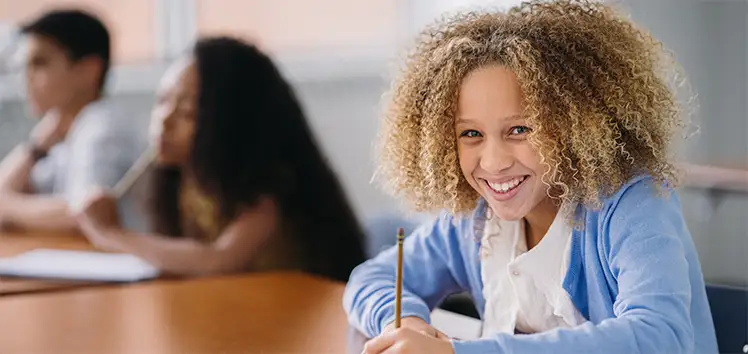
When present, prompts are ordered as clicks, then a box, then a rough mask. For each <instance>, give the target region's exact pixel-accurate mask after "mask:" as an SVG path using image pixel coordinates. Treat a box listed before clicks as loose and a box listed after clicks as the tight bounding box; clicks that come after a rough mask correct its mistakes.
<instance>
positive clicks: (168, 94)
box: [150, 58, 198, 166]
mask: <svg viewBox="0 0 748 354" xmlns="http://www.w3.org/2000/svg"><path fill="white" fill-rule="evenodd" d="M197 95H198V75H197V70H196V69H195V65H194V61H193V60H192V59H191V58H185V59H182V60H180V61H177V62H176V63H174V64H173V65H172V66H171V67H169V70H167V72H166V74H164V77H163V78H162V79H161V84H160V87H159V90H158V93H157V101H156V105H155V106H154V107H153V111H152V112H151V126H150V138H151V144H152V146H154V147H156V151H157V161H158V162H159V163H160V164H162V165H167V166H183V165H185V164H186V163H187V161H188V160H189V158H190V151H191V150H192V141H193V138H194V135H195V125H196V118H197Z"/></svg>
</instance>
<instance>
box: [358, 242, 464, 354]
mask: <svg viewBox="0 0 748 354" xmlns="http://www.w3.org/2000/svg"><path fill="white" fill-rule="evenodd" d="M404 242H405V232H404V230H403V228H398V230H397V267H396V274H395V320H394V321H393V322H392V323H390V324H389V325H387V326H386V327H385V328H384V330H382V334H380V335H379V336H378V337H376V338H374V339H372V340H371V341H369V342H367V343H366V346H365V347H364V351H363V353H364V354H378V353H384V352H387V353H390V352H393V353H430V354H441V353H444V354H448V353H453V352H454V351H453V349H452V344H451V343H450V341H449V340H450V338H449V337H448V336H447V335H445V334H444V333H442V332H440V331H438V330H436V328H434V327H432V326H431V325H429V324H428V323H426V321H424V320H423V319H421V318H418V317H414V316H409V317H405V318H403V317H402V297H403V274H404V272H405V271H407V270H406V269H404V262H403V257H404V254H403V247H404ZM405 343H408V344H405ZM396 348H410V349H406V350H404V351H403V350H401V349H396ZM393 349H394V350H393ZM408 350H410V351H408Z"/></svg>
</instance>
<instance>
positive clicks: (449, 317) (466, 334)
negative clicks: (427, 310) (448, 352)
mask: <svg viewBox="0 0 748 354" xmlns="http://www.w3.org/2000/svg"><path fill="white" fill-rule="evenodd" d="M431 325H432V326H433V327H434V328H436V329H437V330H439V331H441V332H442V333H444V334H446V335H447V336H449V337H450V338H457V339H461V340H474V339H478V338H480V333H481V329H482V327H483V322H481V321H480V320H478V319H475V318H472V317H469V316H465V315H460V314H457V313H454V312H450V311H446V310H442V309H435V310H434V311H432V312H431Z"/></svg>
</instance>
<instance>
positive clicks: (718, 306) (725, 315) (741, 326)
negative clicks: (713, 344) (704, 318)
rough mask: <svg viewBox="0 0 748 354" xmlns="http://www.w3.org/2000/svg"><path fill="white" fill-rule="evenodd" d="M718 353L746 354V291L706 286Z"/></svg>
mask: <svg viewBox="0 0 748 354" xmlns="http://www.w3.org/2000/svg"><path fill="white" fill-rule="evenodd" d="M706 293H707V296H708V297H709V306H710V307H711V309H712V317H713V319H714V329H715V331H716V332H717V345H718V346H719V352H720V353H748V289H744V288H738V287H728V286H722V285H707V287H706Z"/></svg>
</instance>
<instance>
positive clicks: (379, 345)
mask: <svg viewBox="0 0 748 354" xmlns="http://www.w3.org/2000/svg"><path fill="white" fill-rule="evenodd" d="M402 330H403V329H398V330H394V331H391V332H386V333H382V334H380V335H379V336H377V337H376V338H374V339H372V340H370V341H368V342H366V344H365V345H364V351H363V352H362V353H361V354H380V353H382V352H384V351H385V350H387V348H389V347H391V346H392V345H393V344H395V343H396V342H397V338H399V337H400V336H401V334H399V333H400V332H401V331H402Z"/></svg>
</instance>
